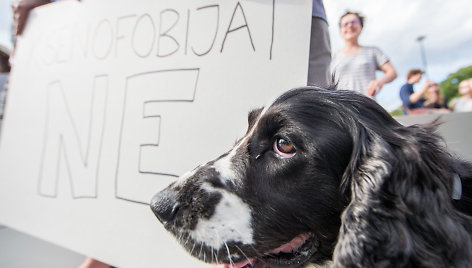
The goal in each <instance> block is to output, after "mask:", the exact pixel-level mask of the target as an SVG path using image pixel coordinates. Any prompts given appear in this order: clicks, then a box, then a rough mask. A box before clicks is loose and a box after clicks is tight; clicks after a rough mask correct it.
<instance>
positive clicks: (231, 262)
mask: <svg viewBox="0 0 472 268" xmlns="http://www.w3.org/2000/svg"><path fill="white" fill-rule="evenodd" d="M224 243H225V247H226V251H227V252H228V259H229V263H230V264H231V266H233V259H232V258H231V253H230V251H229V247H228V244H226V242H224Z"/></svg>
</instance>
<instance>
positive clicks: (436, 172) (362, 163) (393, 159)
mask: <svg viewBox="0 0 472 268" xmlns="http://www.w3.org/2000/svg"><path fill="white" fill-rule="evenodd" d="M350 127H351V128H352V130H351V135H352V137H353V149H352V155H351V159H350V162H349V164H348V166H347V168H346V171H345V173H344V175H343V180H342V184H341V186H342V187H343V189H344V192H345V196H346V195H348V196H346V198H349V200H348V203H349V204H348V205H347V206H346V208H345V209H344V212H343V214H342V219H341V221H342V225H341V228H340V232H339V236H338V241H337V244H336V248H335V251H334V255H333V261H334V267H352V266H356V267H357V266H359V267H379V266H388V267H407V266H410V265H411V264H412V263H416V265H415V266H421V267H455V266H456V265H454V264H457V262H455V261H457V259H456V260H452V259H448V258H447V257H446V256H445V255H444V252H454V254H456V255H455V257H454V258H461V257H463V256H470V250H471V249H472V240H471V239H470V234H469V233H468V231H467V230H470V227H468V226H470V217H466V216H464V215H463V214H461V213H460V212H458V211H457V210H455V209H454V207H453V203H452V200H451V179H452V178H453V173H454V168H453V167H451V166H452V165H451V158H450V155H449V154H448V153H447V152H446V151H445V150H444V148H443V146H442V143H441V138H440V137H439V136H438V135H437V134H436V133H435V130H436V129H435V126H434V125H433V126H410V127H403V126H400V125H397V124H392V123H389V122H384V123H383V124H382V123H381V121H376V120H370V119H365V120H364V119H360V120H359V121H358V122H356V123H355V124H353V125H352V126H350ZM451 234H454V235H451ZM465 248H466V249H467V250H464V249H465ZM418 252H423V253H422V254H418ZM459 256H461V257H459ZM464 258H465V259H466V258H467V257H464Z"/></svg>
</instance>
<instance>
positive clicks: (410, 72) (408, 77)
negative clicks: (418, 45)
mask: <svg viewBox="0 0 472 268" xmlns="http://www.w3.org/2000/svg"><path fill="white" fill-rule="evenodd" d="M416 74H424V72H423V71H422V70H420V69H411V70H409V71H408V74H407V75H406V79H410V77H412V76H413V75H416Z"/></svg>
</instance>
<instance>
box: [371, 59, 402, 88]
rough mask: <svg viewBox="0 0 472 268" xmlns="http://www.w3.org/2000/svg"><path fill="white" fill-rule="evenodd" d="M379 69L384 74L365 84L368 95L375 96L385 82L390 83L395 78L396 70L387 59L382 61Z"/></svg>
mask: <svg viewBox="0 0 472 268" xmlns="http://www.w3.org/2000/svg"><path fill="white" fill-rule="evenodd" d="M380 69H381V70H382V72H384V73H385V75H384V76H383V77H381V78H380V79H377V80H372V81H370V83H369V85H368V86H367V93H368V94H369V96H375V95H376V94H377V93H378V92H379V91H380V90H381V89H382V87H383V86H384V85H385V84H387V83H390V82H392V81H393V80H394V79H395V78H397V72H396V71H395V68H394V67H393V65H392V64H391V63H390V62H389V61H388V62H386V63H384V64H383V65H382V66H381V67H380Z"/></svg>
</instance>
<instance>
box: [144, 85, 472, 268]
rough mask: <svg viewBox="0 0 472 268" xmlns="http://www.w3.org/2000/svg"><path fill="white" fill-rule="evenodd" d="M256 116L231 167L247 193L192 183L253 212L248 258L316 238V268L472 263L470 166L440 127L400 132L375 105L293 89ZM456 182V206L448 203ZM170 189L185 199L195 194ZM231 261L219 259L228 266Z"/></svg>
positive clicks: (343, 94)
mask: <svg viewBox="0 0 472 268" xmlns="http://www.w3.org/2000/svg"><path fill="white" fill-rule="evenodd" d="M261 111H262V110H256V111H253V112H251V114H250V116H249V125H250V127H249V130H248V134H247V135H246V137H247V140H246V142H244V143H243V145H242V146H241V147H240V148H238V153H237V154H236V155H235V156H234V157H233V158H232V162H233V163H234V167H235V169H236V171H237V174H239V176H240V177H241V185H240V186H238V185H233V184H231V185H223V184H221V183H218V182H219V181H218V180H216V181H215V175H212V176H210V177H211V178H210V177H205V176H193V177H191V178H190V179H189V180H188V182H187V183H186V184H185V185H194V184H199V183H200V184H201V183H202V181H204V182H205V181H207V182H210V183H213V184H216V185H215V187H220V188H222V189H226V190H227V191H228V192H231V193H234V194H236V195H237V196H239V197H240V198H241V199H242V200H244V202H245V203H247V204H248V205H249V207H250V208H251V211H252V212H253V213H252V224H251V226H252V228H253V230H254V241H255V244H254V245H251V246H247V247H245V245H242V244H238V247H239V248H240V249H241V250H243V251H244V252H245V253H246V254H245V255H247V256H246V258H248V257H249V258H262V257H261V256H260V253H261V252H267V251H268V250H270V249H274V248H277V247H278V246H280V245H281V244H284V243H287V242H288V241H290V240H291V239H292V238H293V237H296V236H297V235H299V234H301V233H307V232H309V233H310V234H311V235H312V236H313V237H314V239H315V240H316V247H317V250H316V252H315V253H314V254H313V255H312V256H311V259H310V262H313V263H323V262H325V261H326V260H332V261H333V266H334V267H471V266H472V218H471V217H470V216H469V215H471V214H472V165H471V164H469V163H467V162H466V161H462V160H460V159H458V158H457V157H454V156H452V155H451V154H449V153H448V152H447V150H446V149H445V148H444V145H443V144H444V142H443V140H442V139H441V137H440V136H439V135H438V134H437V133H436V128H437V123H436V122H433V123H432V124H430V125H425V126H418V125H415V126H410V127H405V126H403V125H401V124H399V123H398V122H397V121H396V120H395V119H393V118H392V117H391V116H390V115H389V114H388V113H387V112H386V111H385V110H384V109H383V108H381V107H380V106H379V105H378V104H377V103H376V102H375V101H373V100H372V99H370V98H367V97H364V96H361V95H359V94H356V93H353V92H350V91H342V90H326V89H320V88H315V87H305V88H299V89H295V90H291V91H289V92H287V93H285V94H283V95H282V96H281V97H279V98H278V99H277V100H276V101H275V102H274V103H273V104H272V105H271V106H270V107H269V108H268V109H267V110H266V111H264V113H263V114H262V116H259V115H260V114H261ZM253 126H254V128H253ZM278 138H283V139H285V140H288V141H290V142H291V143H293V145H294V146H295V148H296V155H295V156H293V157H291V158H286V159H285V158H284V159H282V158H280V157H278V156H277V155H276V154H275V153H274V151H273V149H272V146H273V144H274V140H276V139H278ZM201 169H203V170H205V169H206V170H209V168H205V167H202V168H201ZM455 174H458V175H459V177H460V179H461V182H462V197H461V199H460V200H459V201H455V200H452V198H451V195H452V185H453V177H454V175H455ZM211 181H213V182H211ZM185 187H187V188H189V187H190V186H185ZM171 188H172V186H171ZM190 188H191V187H190ZM190 188H189V189H190ZM174 192H175V193H176V195H177V196H178V198H183V196H187V195H190V196H191V195H192V194H195V193H196V192H197V190H195V191H193V193H192V192H190V193H189V192H188V191H187V193H185V194H183V193H182V192H181V191H179V190H175V189H174ZM161 199H162V198H161ZM159 202H161V203H162V200H154V201H153V204H154V205H153V210H155V211H156V206H159ZM213 203H214V202H213ZM156 204H158V205H156ZM203 205H205V204H203ZM189 206H190V207H191V205H189ZM195 206H197V205H195ZM198 206H201V205H198ZM209 206H210V207H212V208H213V206H214V204H209ZM191 210H192V209H190V208H189V209H187V210H186V211H187V212H185V213H187V214H189V212H188V211H191ZM180 213H181V214H179V215H177V218H179V217H183V216H182V215H184V214H182V213H184V212H182V211H181V212H180ZM207 216H208V215H207ZM193 217H200V216H199V215H193ZM209 217H211V215H210V216H209ZM166 227H167V228H169V230H171V231H172V232H174V233H176V229H178V226H175V224H174V226H173V227H172V226H171V227H169V225H166ZM179 231H180V232H181V231H182V230H179ZM228 245H229V247H230V248H231V241H228ZM216 250H218V249H216ZM212 253H213V249H212ZM194 255H195V256H196V257H199V258H201V256H200V255H196V254H194ZM224 255H225V254H221V256H218V257H219V258H220V260H223V261H226V262H227V263H229V262H230V261H231V260H225V256H224ZM236 261H239V260H236ZM304 264H305V263H300V265H304ZM269 266H270V265H269ZM289 266H293V267H294V266H297V265H294V264H291V265H289Z"/></svg>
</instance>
